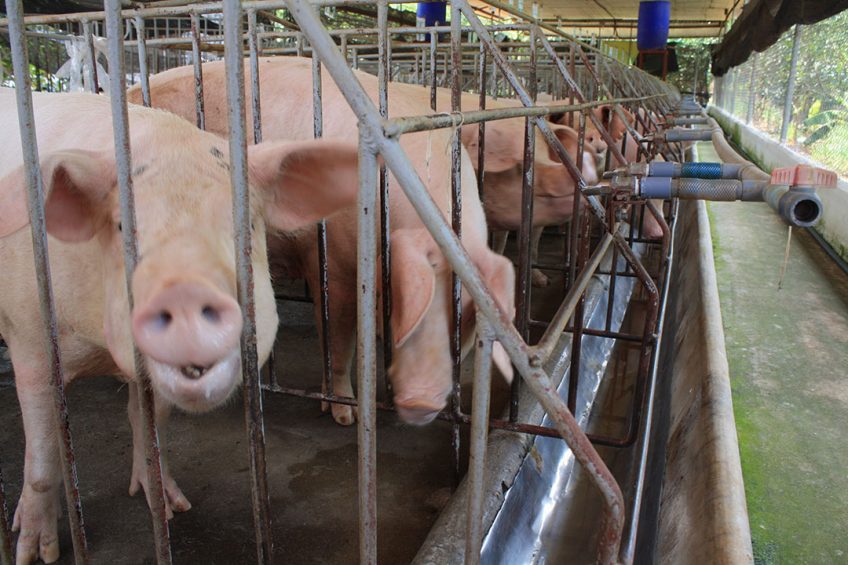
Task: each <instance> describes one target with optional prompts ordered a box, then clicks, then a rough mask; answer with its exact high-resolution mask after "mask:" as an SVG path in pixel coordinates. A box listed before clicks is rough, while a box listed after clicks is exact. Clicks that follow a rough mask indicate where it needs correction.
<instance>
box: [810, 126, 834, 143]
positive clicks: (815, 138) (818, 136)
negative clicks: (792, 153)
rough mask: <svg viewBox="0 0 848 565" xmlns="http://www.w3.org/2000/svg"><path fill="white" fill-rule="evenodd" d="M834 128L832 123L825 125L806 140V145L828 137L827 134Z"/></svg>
mask: <svg viewBox="0 0 848 565" xmlns="http://www.w3.org/2000/svg"><path fill="white" fill-rule="evenodd" d="M832 129H833V126H831V125H830V124H828V125H825V126H822V127H820V128H819V129H817V130H816V131H814V132H813V133H812V134H811V135H810V136H809V137H807V139H805V140H804V145H812V144H813V143H815V142H816V141H820V140H822V139H824V138H825V137H827V134H829V133H830V131H831V130H832Z"/></svg>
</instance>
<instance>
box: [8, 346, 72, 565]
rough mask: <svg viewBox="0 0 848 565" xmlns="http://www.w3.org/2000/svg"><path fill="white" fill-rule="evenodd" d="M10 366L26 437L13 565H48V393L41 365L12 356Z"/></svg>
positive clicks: (51, 530) (55, 474)
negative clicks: (37, 564) (35, 564)
mask: <svg viewBox="0 0 848 565" xmlns="http://www.w3.org/2000/svg"><path fill="white" fill-rule="evenodd" d="M13 351H14V350H13ZM13 365H14V368H15V380H16V382H17V392H18V400H19V401H20V404H21V413H22V414H23V421H24V434H25V436H26V457H25V460H24V485H23V489H22V491H21V498H20V501H19V502H18V507H17V509H16V510H15V518H14V522H13V525H12V530H13V531H20V535H19V536H18V548H17V552H16V558H15V559H16V560H15V562H16V563H17V564H18V565H27V564H29V563H33V562H35V561H36V560H37V559H38V558H39V557H40V558H41V559H42V560H43V561H44V562H45V563H53V562H54V561H56V560H57V559H58V558H59V539H58V536H57V528H56V520H58V518H59V516H60V513H61V508H60V505H59V496H60V491H61V484H62V478H61V467H60V463H59V445H58V443H57V435H56V419H55V417H54V414H53V402H54V399H53V390H52V389H51V386H50V384H49V382H48V379H47V375H48V374H49V371H48V369H47V367H44V366H42V365H43V363H30V364H27V363H19V362H15V355H14V353H13Z"/></svg>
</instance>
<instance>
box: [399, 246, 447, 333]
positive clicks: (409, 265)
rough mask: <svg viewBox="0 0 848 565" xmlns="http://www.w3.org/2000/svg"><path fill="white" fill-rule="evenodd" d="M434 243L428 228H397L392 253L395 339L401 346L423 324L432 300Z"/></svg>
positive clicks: (433, 291) (434, 286)
mask: <svg viewBox="0 0 848 565" xmlns="http://www.w3.org/2000/svg"><path fill="white" fill-rule="evenodd" d="M435 245H436V244H435V242H433V240H432V238H431V237H430V234H429V233H427V231H426V230H422V229H415V230H407V229H402V230H395V231H393V232H392V234H391V253H392V318H391V326H392V340H393V341H394V344H395V347H401V346H402V345H403V344H404V343H406V340H407V339H409V337H410V336H411V335H412V333H413V332H414V331H415V330H416V328H418V326H419V325H420V324H421V321H422V320H423V319H424V315H425V314H426V313H427V311H428V310H429V309H430V305H431V304H432V303H433V297H434V295H435V292H436V272H435V270H434V267H433V264H432V258H433V255H434V253H435V252H436V248H435Z"/></svg>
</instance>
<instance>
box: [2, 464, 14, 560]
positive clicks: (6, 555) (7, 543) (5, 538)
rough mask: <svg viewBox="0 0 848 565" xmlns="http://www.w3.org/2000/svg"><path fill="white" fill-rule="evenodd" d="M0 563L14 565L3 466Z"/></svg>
mask: <svg viewBox="0 0 848 565" xmlns="http://www.w3.org/2000/svg"><path fill="white" fill-rule="evenodd" d="M0 563H2V565H12V530H11V529H10V528H9V511H8V509H7V507H6V491H5V488H4V485H3V468H2V467H0Z"/></svg>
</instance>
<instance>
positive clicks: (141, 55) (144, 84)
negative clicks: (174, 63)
mask: <svg viewBox="0 0 848 565" xmlns="http://www.w3.org/2000/svg"><path fill="white" fill-rule="evenodd" d="M134 22H135V31H136V33H137V34H138V74H139V75H140V76H141V102H142V104H144V105H145V106H147V107H148V108H149V107H150V71H149V70H148V69H147V44H146V43H145V37H144V33H145V32H144V19H143V18H142V17H141V16H136V17H135V19H134Z"/></svg>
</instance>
